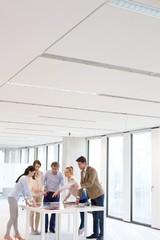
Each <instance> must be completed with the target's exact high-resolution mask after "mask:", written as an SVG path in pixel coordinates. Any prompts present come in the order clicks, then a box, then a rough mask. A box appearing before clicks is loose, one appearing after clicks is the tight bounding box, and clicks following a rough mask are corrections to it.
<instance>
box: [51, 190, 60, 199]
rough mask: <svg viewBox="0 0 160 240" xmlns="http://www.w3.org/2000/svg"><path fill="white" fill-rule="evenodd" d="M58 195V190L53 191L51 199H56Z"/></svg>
mask: <svg viewBox="0 0 160 240" xmlns="http://www.w3.org/2000/svg"><path fill="white" fill-rule="evenodd" d="M59 193H60V190H57V191H55V192H54V193H53V195H52V198H54V197H57V195H59Z"/></svg>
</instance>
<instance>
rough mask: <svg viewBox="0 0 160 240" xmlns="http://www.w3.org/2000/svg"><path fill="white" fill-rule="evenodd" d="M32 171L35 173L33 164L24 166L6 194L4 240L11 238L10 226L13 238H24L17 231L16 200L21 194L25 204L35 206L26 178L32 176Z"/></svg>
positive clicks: (21, 239) (22, 239) (20, 239)
mask: <svg viewBox="0 0 160 240" xmlns="http://www.w3.org/2000/svg"><path fill="white" fill-rule="evenodd" d="M34 173H35V169H34V167H33V166H29V167H28V168H26V170H25V171H24V173H23V174H22V175H20V176H19V177H18V179H17V180H16V184H15V186H14V188H13V189H12V190H11V192H10V193H9V195H8V203H9V211H10V219H9V221H8V223H7V230H6V234H5V235H4V239H5V240H12V238H11V237H10V230H11V227H12V226H13V228H14V231H15V236H14V237H15V239H18V240H24V238H22V237H21V236H20V234H19V231H18V200H19V198H20V196H22V195H23V196H24V199H25V202H26V205H29V206H31V205H32V206H35V203H34V201H33V199H32V195H31V192H30V190H29V186H28V178H29V177H32V176H33V175H34ZM29 199H30V200H31V202H32V204H31V203H30V202H29Z"/></svg>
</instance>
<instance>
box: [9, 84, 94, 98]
mask: <svg viewBox="0 0 160 240" xmlns="http://www.w3.org/2000/svg"><path fill="white" fill-rule="evenodd" d="M8 84H11V85H16V86H23V87H33V88H43V89H49V90H54V91H60V92H70V93H78V94H87V95H97V93H95V92H86V91H81V90H76V89H75V90H74V89H67V88H55V87H49V86H41V85H35V84H26V83H16V82H9V83H8Z"/></svg>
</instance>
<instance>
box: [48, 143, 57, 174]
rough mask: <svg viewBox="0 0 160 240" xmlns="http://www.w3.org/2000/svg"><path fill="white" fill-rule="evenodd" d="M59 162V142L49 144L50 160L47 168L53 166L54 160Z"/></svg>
mask: <svg viewBox="0 0 160 240" xmlns="http://www.w3.org/2000/svg"><path fill="white" fill-rule="evenodd" d="M55 161H57V162H58V144H51V145H48V162H47V170H49V169H50V168H51V163H52V162H55Z"/></svg>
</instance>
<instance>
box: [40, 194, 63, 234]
mask: <svg viewBox="0 0 160 240" xmlns="http://www.w3.org/2000/svg"><path fill="white" fill-rule="evenodd" d="M53 193H54V192H48V193H47V195H46V196H44V199H43V202H44V204H47V203H50V202H59V198H60V196H59V195H58V196H57V197H54V198H53V197H52V195H53ZM55 221H56V215H55V213H52V214H51V217H50V223H49V230H50V231H52V230H53V229H55ZM45 232H48V214H45Z"/></svg>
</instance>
